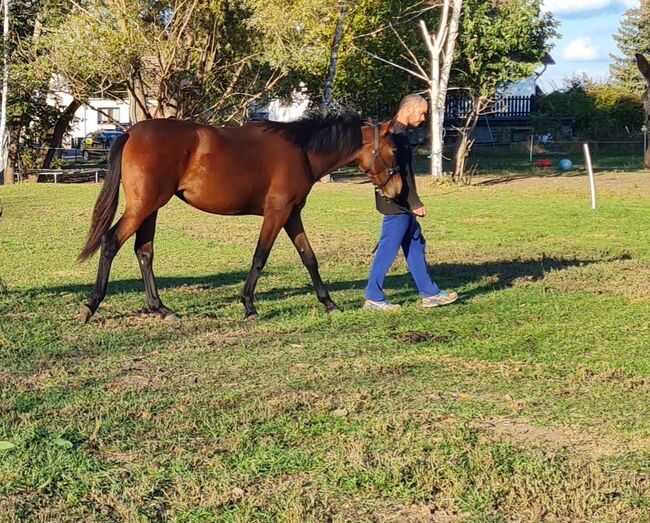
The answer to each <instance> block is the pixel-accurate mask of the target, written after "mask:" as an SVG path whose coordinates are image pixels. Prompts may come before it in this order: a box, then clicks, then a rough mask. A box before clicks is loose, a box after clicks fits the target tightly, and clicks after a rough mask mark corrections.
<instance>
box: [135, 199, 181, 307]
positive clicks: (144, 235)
mask: <svg viewBox="0 0 650 523" xmlns="http://www.w3.org/2000/svg"><path fill="white" fill-rule="evenodd" d="M157 216H158V211H155V212H153V213H151V214H150V215H149V216H147V218H146V219H145V220H144V222H142V225H140V227H139V228H138V230H137V232H136V234H135V255H136V256H137V258H138V265H139V266H140V272H141V273H142V280H143V281H144V290H145V292H146V293H147V300H148V301H149V308H150V309H151V310H152V311H153V312H157V313H159V314H160V316H161V317H162V318H163V319H165V320H176V319H178V317H177V316H176V314H174V312H173V311H171V310H169V309H168V308H167V307H165V306H164V305H163V304H162V301H161V300H160V296H158V289H157V288H156V279H155V278H154V275H153V268H152V265H153V238H154V235H155V233H156V217H157Z"/></svg>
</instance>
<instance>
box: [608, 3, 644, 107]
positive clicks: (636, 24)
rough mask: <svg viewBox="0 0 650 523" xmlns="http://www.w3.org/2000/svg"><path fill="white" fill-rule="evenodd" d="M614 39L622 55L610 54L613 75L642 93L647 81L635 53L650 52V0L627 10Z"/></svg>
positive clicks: (621, 82) (633, 89)
mask: <svg viewBox="0 0 650 523" xmlns="http://www.w3.org/2000/svg"><path fill="white" fill-rule="evenodd" d="M614 40H615V41H616V43H617V46H618V50H619V52H620V56H618V55H610V56H611V59H612V64H611V65H610V68H609V70H610V75H611V77H612V78H613V79H614V80H615V81H617V82H618V83H620V84H621V85H623V86H625V87H626V88H627V89H628V90H630V91H632V92H635V93H639V94H640V93H642V92H643V91H644V90H645V88H646V83H645V80H644V78H643V77H642V76H641V75H640V74H639V70H638V69H637V66H636V61H635V59H634V55H635V53H641V54H644V55H648V54H650V0H641V2H640V5H639V7H635V8H632V9H628V10H627V11H625V14H624V15H623V17H622V18H621V23H620V26H619V29H618V33H617V34H615V35H614Z"/></svg>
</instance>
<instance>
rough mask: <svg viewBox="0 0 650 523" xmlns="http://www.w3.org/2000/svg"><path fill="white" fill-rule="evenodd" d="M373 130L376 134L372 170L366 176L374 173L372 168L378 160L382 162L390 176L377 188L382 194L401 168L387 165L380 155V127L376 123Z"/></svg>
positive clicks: (371, 163)
mask: <svg viewBox="0 0 650 523" xmlns="http://www.w3.org/2000/svg"><path fill="white" fill-rule="evenodd" d="M372 128H373V131H374V134H375V138H374V142H373V148H372V161H371V162H370V169H368V170H367V171H366V174H370V173H371V171H372V168H373V167H374V166H375V163H377V160H378V159H379V160H381V163H383V164H384V170H385V171H386V173H388V176H387V177H386V180H384V182H383V183H382V184H381V185H377V186H375V190H376V191H378V192H381V190H382V189H383V188H384V187H386V185H387V184H388V182H389V181H390V179H391V178H392V177H393V176H394V175H395V174H396V173H397V172H398V171H399V167H398V166H395V167H388V165H386V161H385V160H384V157H383V156H381V155H380V154H379V126H378V125H377V124H376V123H373V124H372Z"/></svg>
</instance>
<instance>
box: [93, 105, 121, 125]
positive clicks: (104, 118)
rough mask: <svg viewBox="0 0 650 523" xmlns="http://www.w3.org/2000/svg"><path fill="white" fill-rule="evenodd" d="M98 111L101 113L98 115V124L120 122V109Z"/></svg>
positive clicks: (100, 108)
mask: <svg viewBox="0 0 650 523" xmlns="http://www.w3.org/2000/svg"><path fill="white" fill-rule="evenodd" d="M98 111H101V113H100V112H98V113H97V123H115V122H119V121H120V108H119V107H99V108H98ZM109 116H110V118H109Z"/></svg>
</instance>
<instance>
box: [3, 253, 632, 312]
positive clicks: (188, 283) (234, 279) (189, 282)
mask: <svg viewBox="0 0 650 523" xmlns="http://www.w3.org/2000/svg"><path fill="white" fill-rule="evenodd" d="M627 259H630V256H629V255H621V256H618V257H607V258H602V259H579V258H562V257H545V256H543V257H541V258H537V259H513V260H498V261H489V262H484V263H477V264H472V263H442V264H437V265H433V266H430V274H431V275H432V277H433V279H434V280H435V281H436V282H437V283H438V284H439V285H440V287H442V288H445V289H449V288H461V289H462V288H463V287H466V286H469V287H473V288H472V289H471V290H469V291H467V292H463V293H462V295H463V298H464V299H470V298H472V297H474V296H477V295H481V294H484V293H487V292H492V291H495V290H500V289H505V288H508V287H511V286H512V285H513V284H514V283H515V282H516V281H518V280H524V281H529V282H534V281H539V280H541V279H543V278H544V276H545V275H546V274H547V273H549V272H552V271H560V270H565V269H569V268H571V267H579V266H586V265H592V264H594V263H602V262H611V261H620V260H627ZM299 267H300V268H301V266H298V265H296V268H299ZM303 270H304V269H303ZM304 272H305V274H304V276H305V279H306V280H308V276H307V272H306V270H305V271H304ZM323 276H324V277H325V278H326V277H327V274H324V275H323ZM245 278H246V273H245V272H243V271H233V272H227V273H222V274H216V275H214V276H192V277H174V278H167V277H159V278H157V279H156V281H157V284H158V288H159V289H175V290H177V291H182V290H183V287H187V288H188V290H191V291H192V292H196V293H200V292H201V291H202V290H208V289H212V288H219V287H221V286H224V285H225V286H233V285H236V286H237V290H236V292H235V293H233V294H232V295H231V296H229V297H226V298H222V300H223V301H224V302H226V303H231V302H238V301H239V290H240V288H241V287H243V284H244V280H245ZM261 278H264V274H262V276H261ZM365 285H366V280H365V278H364V279H355V280H343V281H335V282H329V283H326V287H327V288H328V290H329V291H331V292H334V293H336V292H337V291H350V290H358V291H359V294H360V296H359V298H361V294H362V291H363V289H364V288H365ZM384 288H385V289H386V290H387V291H388V292H390V293H391V296H392V297H397V298H403V297H408V296H415V295H416V294H417V293H416V290H415V288H414V286H413V283H412V280H411V278H410V275H409V274H408V273H405V274H401V275H389V276H387V277H386V280H385V284H384ZM90 290H91V285H90V282H89V283H88V284H74V285H63V286H55V287H41V288H35V289H31V290H29V291H26V292H25V291H9V292H10V293H12V294H13V293H14V292H15V294H19V295H23V296H25V295H35V294H42V293H50V294H63V293H78V294H81V295H84V296H85V295H86V294H87V293H89V292H90ZM396 290H399V291H398V292H397V293H396V292H395V291H396ZM143 291H144V288H143V284H142V281H141V280H140V279H127V280H116V281H110V282H109V286H108V292H109V299H110V294H116V293H131V292H135V293H143V295H144V292H143ZM391 291H392V292H391ZM312 292H313V291H312V288H311V286H310V285H308V284H305V285H299V284H298V285H295V286H285V287H276V288H273V289H269V290H262V291H260V292H258V293H256V295H255V296H256V298H257V299H260V300H268V301H274V300H281V299H283V298H287V297H293V296H300V295H304V294H309V293H312ZM334 298H335V299H336V295H334ZM169 305H170V306H171V307H172V308H173V303H169ZM285 312H286V311H285Z"/></svg>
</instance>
